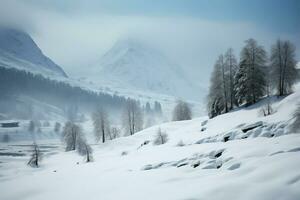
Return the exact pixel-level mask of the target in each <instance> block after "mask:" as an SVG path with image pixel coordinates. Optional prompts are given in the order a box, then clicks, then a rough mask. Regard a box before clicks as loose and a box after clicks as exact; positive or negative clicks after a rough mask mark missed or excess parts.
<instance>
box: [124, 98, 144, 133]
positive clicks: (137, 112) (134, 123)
mask: <svg viewBox="0 0 300 200" xmlns="http://www.w3.org/2000/svg"><path fill="white" fill-rule="evenodd" d="M122 117H123V126H124V127H125V128H126V131H127V132H128V133H129V134H130V135H133V134H135V133H136V132H138V131H140V130H142V129H143V113H142V109H141V107H140V105H139V103H138V102H137V101H134V100H131V99H128V100H127V102H126V105H125V109H124V113H123V116H122Z"/></svg>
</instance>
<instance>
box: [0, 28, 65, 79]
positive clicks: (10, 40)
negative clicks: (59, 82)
mask: <svg viewBox="0 0 300 200" xmlns="http://www.w3.org/2000/svg"><path fill="white" fill-rule="evenodd" d="M0 65H1V66H3V67H14V68H18V69H24V70H29V71H31V72H36V73H41V74H44V75H54V76H63V77H67V75H66V73H65V72H64V71H63V69H62V68H61V67H60V66H58V65H57V64H55V63H54V62H53V61H52V60H51V59H49V58H48V57H47V56H45V55H44V54H43V52H42V51H41V49H40V48H39V47H38V46H37V44H36V43H35V42H34V41H33V39H32V38H31V37H30V35H28V34H27V33H25V32H23V31H20V30H16V29H10V28H4V27H0Z"/></svg>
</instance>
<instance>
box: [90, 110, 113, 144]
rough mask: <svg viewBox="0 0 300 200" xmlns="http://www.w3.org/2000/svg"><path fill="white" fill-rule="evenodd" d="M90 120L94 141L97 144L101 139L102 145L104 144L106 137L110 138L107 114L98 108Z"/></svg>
mask: <svg viewBox="0 0 300 200" xmlns="http://www.w3.org/2000/svg"><path fill="white" fill-rule="evenodd" d="M92 119H93V125H94V134H95V138H96V141H97V142H99V141H100V139H102V143H104V142H105V141H106V136H110V125H109V120H108V114H107V112H106V111H105V110H104V109H103V108H102V107H100V108H99V109H97V110H96V111H95V112H94V113H93V116H92Z"/></svg>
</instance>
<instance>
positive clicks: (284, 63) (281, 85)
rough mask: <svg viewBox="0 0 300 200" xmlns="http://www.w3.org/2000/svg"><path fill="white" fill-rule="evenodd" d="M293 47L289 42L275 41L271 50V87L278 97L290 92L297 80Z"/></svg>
mask: <svg viewBox="0 0 300 200" xmlns="http://www.w3.org/2000/svg"><path fill="white" fill-rule="evenodd" d="M295 50H296V48H295V46H294V45H293V44H292V43H291V42H290V41H282V40H277V42H276V44H274V45H273V46H272V48H271V57H270V60H271V67H272V70H271V72H272V74H271V75H272V78H273V87H274V88H276V91H277V94H278V95H279V96H282V95H286V94H289V93H290V92H292V86H293V84H294V83H295V82H296V80H297V69H296V64H297V62H296V60H295Z"/></svg>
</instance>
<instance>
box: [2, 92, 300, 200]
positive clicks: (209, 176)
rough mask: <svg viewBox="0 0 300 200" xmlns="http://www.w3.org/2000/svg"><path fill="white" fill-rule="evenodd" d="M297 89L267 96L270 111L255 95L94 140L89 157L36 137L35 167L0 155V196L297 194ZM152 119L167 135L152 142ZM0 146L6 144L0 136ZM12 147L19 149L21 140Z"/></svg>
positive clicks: (242, 196)
mask: <svg viewBox="0 0 300 200" xmlns="http://www.w3.org/2000/svg"><path fill="white" fill-rule="evenodd" d="M296 91H297V92H295V93H294V94H291V95H289V96H287V97H285V98H282V99H277V98H272V106H273V109H274V111H275V113H274V114H272V115H270V116H268V117H263V116H261V115H260V113H259V110H260V108H261V106H262V105H263V104H264V101H260V102H259V103H257V104H255V105H253V106H251V107H247V108H241V109H239V110H236V111H233V112H231V113H228V114H223V115H220V116H218V117H216V118H213V119H210V120H207V119H206V118H197V119H193V120H190V121H181V122H169V123H165V124H161V125H159V126H154V127H150V128H148V129H145V130H143V131H141V132H138V133H136V134H135V135H134V136H130V137H122V138H119V139H116V140H113V141H110V142H108V143H105V144H94V145H93V146H92V147H93V149H94V154H93V157H94V162H91V163H84V158H82V157H80V156H79V155H78V154H76V153H75V152H62V151H63V149H62V147H61V146H60V143H59V142H57V141H48V142H47V141H40V142H39V144H40V145H41V146H42V147H43V148H44V149H45V156H44V160H43V162H42V167H41V168H40V169H32V168H28V167H26V166H24V162H25V161H26V160H27V159H28V154H27V155H26V156H23V157H19V158H11V157H9V156H7V157H6V159H5V160H4V161H3V163H1V176H0V179H1V181H0V188H1V189H2V191H3V192H2V193H1V194H0V197H1V199H24V194H26V196H25V198H28V199H31V200H34V199H44V200H47V199H49V200H50V199H65V198H70V199H74V200H75V199H99V198H101V199H162V200H165V199H181V200H183V199H249V200H250V199H263V200H272V199H298V198H299V196H300V191H299V189H298V188H299V186H300V175H299V164H300V157H299V152H300V145H299V144H300V134H299V133H300V132H298V133H294V132H290V128H289V126H290V125H291V123H292V122H293V119H292V113H293V112H294V110H295V108H296V105H297V103H299V102H300V90H299V87H298V88H297V90H296ZM83 126H84V130H85V131H86V132H87V133H91V132H92V126H91V123H90V122H87V123H85V124H83ZM255 126H257V127H255ZM159 127H160V128H161V130H162V131H163V132H165V133H167V134H168V138H169V140H168V141H167V143H166V144H163V145H159V146H155V145H153V140H154V138H155V135H156V132H157V130H158V128H159ZM251 127H252V128H253V127H255V128H253V129H252V130H250V128H251ZM46 144H47V145H46ZM51 145H52V147H53V150H52V151H49V148H50V147H51ZM47 146H48V147H49V148H48V149H47ZM1 147H2V148H4V149H7V151H9V150H10V149H11V148H10V147H9V146H7V145H5V144H2V146H1ZM19 148H20V149H21V152H22V151H24V152H26V148H28V147H21V146H19ZM20 149H17V150H19V152H20ZM27 150H28V149H27ZM14 151H16V149H14ZM53 153H54V155H51V154H53ZM9 161H11V162H9ZM76 163H77V164H76ZM12 166H13V167H14V168H12ZM29 182H30V184H27V183H29ZM12 187H13V188H14V192H13V193H11V192H10V188H12ZM116 191H117V192H116Z"/></svg>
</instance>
